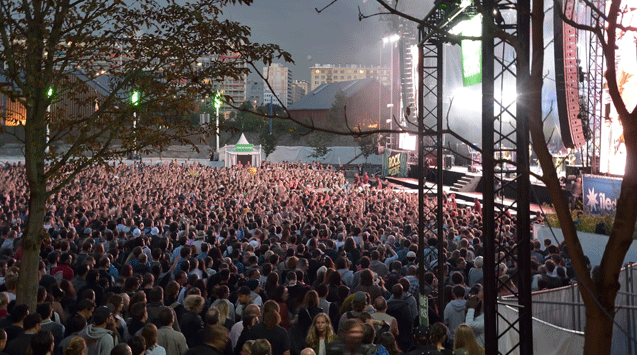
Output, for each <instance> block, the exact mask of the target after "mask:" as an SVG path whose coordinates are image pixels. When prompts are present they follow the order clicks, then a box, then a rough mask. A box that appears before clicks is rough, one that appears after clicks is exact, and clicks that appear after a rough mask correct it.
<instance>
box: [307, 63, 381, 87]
mask: <svg viewBox="0 0 637 355" xmlns="http://www.w3.org/2000/svg"><path fill="white" fill-rule="evenodd" d="M367 78H374V79H376V80H378V81H380V83H381V84H383V85H385V86H387V87H389V86H390V80H391V75H390V69H389V67H387V68H381V67H371V66H370V67H365V66H362V65H359V64H347V65H345V66H341V65H334V64H314V66H313V67H311V68H310V90H311V91H313V90H314V89H316V88H317V87H319V86H321V85H323V84H330V83H336V82H341V81H350V80H358V79H367Z"/></svg>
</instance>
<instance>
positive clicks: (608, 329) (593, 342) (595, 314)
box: [582, 291, 614, 355]
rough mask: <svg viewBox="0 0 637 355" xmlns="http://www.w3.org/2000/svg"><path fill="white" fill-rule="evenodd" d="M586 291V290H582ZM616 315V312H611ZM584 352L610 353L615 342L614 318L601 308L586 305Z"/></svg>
mask: <svg viewBox="0 0 637 355" xmlns="http://www.w3.org/2000/svg"><path fill="white" fill-rule="evenodd" d="M582 292H585V291H582ZM611 315H614V313H611ZM584 333H585V340H584V354H585V355H604V354H610V349H611V345H612V344H613V319H612V318H609V317H607V316H606V314H605V313H604V312H603V311H602V310H601V308H599V307H597V306H595V305H593V306H588V305H587V306H586V328H585V330H584Z"/></svg>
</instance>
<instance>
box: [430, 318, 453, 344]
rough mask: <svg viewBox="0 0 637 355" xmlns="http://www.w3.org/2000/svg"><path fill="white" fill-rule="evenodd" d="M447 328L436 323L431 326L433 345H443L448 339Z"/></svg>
mask: <svg viewBox="0 0 637 355" xmlns="http://www.w3.org/2000/svg"><path fill="white" fill-rule="evenodd" d="M448 331H449V329H447V326H446V325H444V324H443V323H440V322H438V323H435V324H434V325H432V326H431V342H432V343H433V344H442V343H444V341H445V340H446V339H447V332H448Z"/></svg>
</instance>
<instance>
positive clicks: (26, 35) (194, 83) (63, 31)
mask: <svg viewBox="0 0 637 355" xmlns="http://www.w3.org/2000/svg"><path fill="white" fill-rule="evenodd" d="M251 2H252V1H251V0H220V1H200V0H195V1H192V2H186V3H182V2H175V1H172V0H169V1H168V2H156V1H153V0H134V1H132V2H121V1H106V2H102V1H88V0H78V1H74V2H69V1H41V0H27V1H18V0H0V62H2V63H4V64H5V65H4V67H3V68H2V69H1V71H2V72H1V74H2V76H3V82H5V83H8V85H2V86H0V93H1V94H3V95H6V96H7V98H8V99H9V100H14V101H17V102H18V103H20V104H21V105H22V106H23V107H24V112H21V113H18V114H17V115H15V116H14V119H15V121H14V123H15V122H20V123H21V125H20V126H19V127H20V128H21V130H22V132H19V133H18V134H16V138H17V139H19V140H20V141H21V142H22V143H24V145H25V162H26V166H27V181H28V183H29V189H30V198H29V217H30V218H29V224H28V226H27V230H26V233H25V236H24V238H23V245H22V246H23V259H22V264H21V272H20V280H19V286H18V290H17V298H18V302H21V303H26V304H28V305H29V306H31V307H33V308H34V307H35V295H36V294H37V277H36V276H37V262H38V258H39V256H38V251H39V249H40V248H39V246H40V243H41V241H42V240H43V239H44V238H45V233H44V231H43V228H42V223H43V220H44V212H45V204H46V200H47V199H48V198H49V197H50V196H51V195H53V194H55V193H57V192H58V191H59V190H60V189H61V188H62V187H63V186H64V185H65V184H66V183H67V182H68V181H71V180H72V179H74V178H75V177H76V175H77V174H78V173H79V172H81V171H82V170H83V169H86V168H88V167H90V166H93V165H97V164H106V162H107V161H108V160H110V159H117V158H121V157H125V156H127V155H128V154H130V153H135V152H141V153H145V152H148V151H150V150H151V149H154V150H160V151H161V150H162V149H164V148H165V147H167V146H168V145H171V144H189V145H191V146H192V147H193V149H195V146H194V144H195V143H196V140H198V139H203V138H204V137H206V136H210V135H211V134H212V132H214V127H213V125H211V124H209V125H205V126H202V127H197V126H195V125H193V124H192V121H191V116H192V113H194V112H196V111H197V110H198V104H197V102H198V100H195V98H198V97H201V98H205V97H211V96H212V95H213V93H214V92H215V90H216V87H217V86H218V85H219V83H220V82H221V81H222V80H224V78H233V79H238V78H242V77H244V76H245V75H247V74H248V70H249V69H248V67H247V66H246V65H245V63H252V62H263V63H264V64H265V65H269V64H270V63H271V62H272V60H273V59H275V58H277V59H280V60H284V61H291V58H290V55H289V53H287V52H285V51H283V50H281V48H279V46H277V45H272V44H265V45H264V44H258V43H253V42H252V41H251V40H250V28H248V27H246V26H243V25H241V24H240V23H237V22H234V21H229V20H225V19H224V18H223V8H224V7H225V6H226V5H229V4H245V5H249V4H250V3H251ZM203 57H206V58H208V59H207V60H208V62H209V63H207V64H208V65H198V63H200V60H202V58H203ZM51 89H52V91H53V94H52V95H50V94H49V91H50V90H51ZM133 90H136V91H139V93H140V96H141V97H140V100H139V102H135V103H133V102H131V101H130V100H129V96H130V93H131V92H132V91H133ZM49 107H50V108H51V109H50V112H49V110H48V108H49ZM49 128H50V130H51V135H50V139H47V134H46V132H47V130H48V129H49ZM7 132H8V133H11V132H9V131H7ZM61 144H65V146H66V147H68V149H67V150H66V151H61V150H59V149H58V148H57V147H59V146H60V145H61Z"/></svg>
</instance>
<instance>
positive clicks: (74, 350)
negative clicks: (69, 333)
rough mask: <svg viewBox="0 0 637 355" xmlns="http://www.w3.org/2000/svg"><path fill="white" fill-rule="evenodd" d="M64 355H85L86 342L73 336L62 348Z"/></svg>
mask: <svg viewBox="0 0 637 355" xmlns="http://www.w3.org/2000/svg"><path fill="white" fill-rule="evenodd" d="M62 354H64V355H85V354H86V342H85V341H84V339H83V338H82V337H79V336H74V337H73V338H71V339H70V340H69V342H68V344H67V345H66V347H65V348H64V352H63V353H62Z"/></svg>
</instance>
